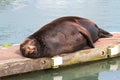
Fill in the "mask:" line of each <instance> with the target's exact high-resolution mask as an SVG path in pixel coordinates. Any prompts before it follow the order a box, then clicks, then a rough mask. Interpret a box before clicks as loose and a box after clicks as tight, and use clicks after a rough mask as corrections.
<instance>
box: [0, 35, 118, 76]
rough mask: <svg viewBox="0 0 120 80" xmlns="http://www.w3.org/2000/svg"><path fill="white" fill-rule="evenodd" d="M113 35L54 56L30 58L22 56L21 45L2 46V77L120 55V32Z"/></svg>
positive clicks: (0, 73) (0, 52)
mask: <svg viewBox="0 0 120 80" xmlns="http://www.w3.org/2000/svg"><path fill="white" fill-rule="evenodd" d="M113 35H114V36H113V37H111V38H101V39H99V40H98V41H97V42H96V43H95V47H96V48H92V49H86V50H80V51H77V52H74V53H71V54H62V55H59V56H55V57H53V58H39V59H29V58H25V57H22V56H21V53H20V51H19V45H15V46H11V47H5V48H3V47H2V48H0V77H2V76H8V75H13V74H19V73H25V72H31V71H36V70H43V69H48V68H56V67H62V66H67V65H72V64H76V63H83V62H89V61H96V60H101V59H107V58H112V57H117V56H120V33H114V34H113ZM114 52H115V53H114Z"/></svg>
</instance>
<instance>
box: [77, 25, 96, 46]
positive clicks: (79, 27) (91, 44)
mask: <svg viewBox="0 0 120 80" xmlns="http://www.w3.org/2000/svg"><path fill="white" fill-rule="evenodd" d="M77 28H78V30H79V32H80V33H81V34H82V35H83V36H84V37H85V38H86V39H87V42H88V46H89V47H91V48H94V44H93V40H92V38H91V35H90V33H89V32H88V30H87V29H86V28H84V27H82V26H77Z"/></svg>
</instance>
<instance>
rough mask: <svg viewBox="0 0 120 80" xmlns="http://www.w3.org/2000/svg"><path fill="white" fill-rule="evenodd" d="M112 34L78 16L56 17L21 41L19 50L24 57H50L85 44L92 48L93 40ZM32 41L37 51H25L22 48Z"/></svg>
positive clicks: (81, 47)
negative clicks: (28, 52) (30, 52)
mask: <svg viewBox="0 0 120 80" xmlns="http://www.w3.org/2000/svg"><path fill="white" fill-rule="evenodd" d="M110 36H112V35H111V34H110V33H109V32H107V31H105V30H103V29H101V28H99V27H98V26H97V25H96V24H95V23H93V22H92V21H90V20H88V19H85V18H80V17H74V16H69V17H62V18H58V19H56V20H54V21H52V22H50V23H48V24H47V25H45V26H43V27H42V28H41V29H39V30H38V31H36V32H35V33H34V34H32V35H30V36H29V37H28V38H27V42H26V40H25V41H24V42H23V43H21V45H20V50H21V52H22V54H23V56H25V57H30V58H38V57H51V56H55V55H58V54H62V53H71V52H74V51H77V50H81V49H84V48H85V47H86V46H89V47H91V48H94V44H93V43H94V42H95V41H96V40H98V39H99V38H101V37H110ZM31 40H33V41H34V44H32V43H29V45H33V46H35V47H36V48H37V49H36V50H37V52H34V53H32V54H27V53H25V49H26V48H23V47H25V46H27V45H28V42H30V41H31Z"/></svg>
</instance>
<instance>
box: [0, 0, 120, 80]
mask: <svg viewBox="0 0 120 80" xmlns="http://www.w3.org/2000/svg"><path fill="white" fill-rule="evenodd" d="M62 16H80V17H85V18H88V19H91V20H92V21H94V22H95V23H96V24H97V25H98V26H99V27H101V28H103V29H105V30H107V31H109V32H120V0H0V44H4V43H9V44H19V43H21V42H22V41H23V40H24V39H25V38H26V37H27V36H29V35H30V34H32V33H34V32H35V31H37V30H38V29H40V28H41V27H42V26H43V25H45V24H47V23H48V22H50V21H52V20H54V19H56V18H59V17H62ZM108 62H109V61H108ZM108 62H107V61H105V62H104V61H103V63H104V64H105V65H106V66H109V65H111V64H110V63H108ZM92 64H93V63H91V64H88V65H85V66H86V67H88V71H87V70H86V69H85V71H87V72H86V73H84V69H83V70H82V69H81V68H84V66H83V65H80V66H81V67H79V66H74V67H72V68H71V67H70V68H69V69H67V68H66V69H61V70H55V71H49V72H44V71H43V72H40V73H39V71H38V72H34V73H28V74H25V76H24V74H23V75H21V76H22V78H21V79H20V80H56V79H54V75H58V76H57V77H58V78H59V79H57V80H61V79H62V80H80V79H81V80H90V79H91V80H118V79H120V69H119V68H117V69H115V70H113V71H109V70H107V69H108V68H105V70H102V69H104V64H103V67H100V66H99V65H100V64H101V63H100V62H97V63H96V64H99V65H98V69H97V68H96V67H95V70H99V68H100V71H97V72H95V70H94V68H92V67H91V66H90V65H92ZM106 66H105V67H106ZM114 67H117V66H116V65H115V66H114V65H113V68H114ZM90 68H92V69H90ZM89 69H90V72H89ZM64 70H65V71H66V72H64ZM61 71H63V73H62V72H61ZM81 71H82V72H81ZM76 72H77V73H76ZM92 72H93V73H92ZM94 72H95V73H94ZM61 75H62V77H61ZM81 75H82V77H81ZM21 76H19V75H18V76H13V77H12V78H8V79H7V80H9V79H11V80H12V79H13V78H14V80H16V78H17V77H21ZM26 76H27V77H26ZM47 76H48V77H47ZM55 77H56V76H55ZM57 77H56V78H57ZM64 77H65V78H64ZM44 78H45V79H44ZM49 78H50V79H49Z"/></svg>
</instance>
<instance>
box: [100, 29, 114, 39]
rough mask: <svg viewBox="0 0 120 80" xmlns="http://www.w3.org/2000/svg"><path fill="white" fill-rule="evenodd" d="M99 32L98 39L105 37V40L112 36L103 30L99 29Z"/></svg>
mask: <svg viewBox="0 0 120 80" xmlns="http://www.w3.org/2000/svg"><path fill="white" fill-rule="evenodd" d="M99 30H100V32H99V37H106V38H107V37H111V36H112V34H111V33H109V32H107V31H105V30H103V29H101V28H99Z"/></svg>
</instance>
